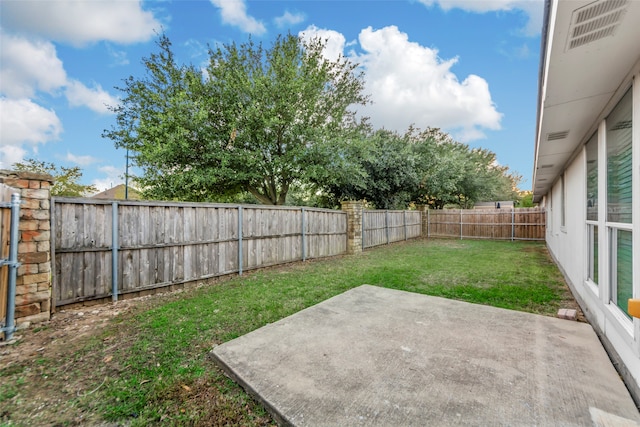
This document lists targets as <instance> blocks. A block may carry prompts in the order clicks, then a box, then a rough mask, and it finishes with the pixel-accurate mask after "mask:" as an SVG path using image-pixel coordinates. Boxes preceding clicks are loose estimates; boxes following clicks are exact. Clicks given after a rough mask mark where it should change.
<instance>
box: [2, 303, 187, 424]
mask: <svg viewBox="0 0 640 427" xmlns="http://www.w3.org/2000/svg"><path fill="white" fill-rule="evenodd" d="M183 292H184V291H176V292H173V293H171V294H166V293H165V294H156V295H150V296H145V297H140V298H136V299H130V300H124V301H118V302H116V303H110V304H105V305H96V306H91V307H78V308H73V309H63V310H60V311H58V312H56V313H54V314H53V315H52V317H51V320H50V321H48V322H44V323H41V324H37V325H34V326H33V327H32V328H31V329H27V330H22V331H17V332H16V333H15V334H14V338H15V339H14V340H12V341H11V342H6V343H2V345H0V408H1V409H0V425H19V426H21V425H25V426H26V425H43V426H44V425H47V426H49V425H51V426H56V425H92V424H96V423H98V421H97V420H96V419H95V414H89V413H85V412H84V410H83V409H82V408H81V407H80V405H78V402H79V401H80V400H81V399H86V398H90V396H91V395H92V394H93V393H95V391H97V387H100V381H101V380H100V378H104V379H106V378H107V377H108V376H113V374H114V373H115V372H113V371H114V369H115V370H117V366H116V365H115V364H111V363H110V360H109V359H108V356H107V357H105V356H103V355H104V354H105V353H107V354H108V353H109V352H110V350H112V351H113V350H115V349H116V348H126V347H127V346H128V345H130V342H129V341H130V340H128V339H127V337H126V336H124V334H123V333H122V332H120V333H118V331H116V332H115V335H113V334H111V335H109V336H104V337H101V335H102V334H103V332H104V331H105V330H106V329H107V326H109V325H110V323H111V322H112V321H113V320H120V321H125V319H126V318H128V317H130V316H132V315H133V314H135V313H138V312H140V311H143V310H146V309H149V308H150V307H152V306H154V305H156V304H157V303H159V302H164V301H168V300H170V299H174V298H177V297H178V296H179V295H181V294H182V293H183ZM92 340H95V341H96V342H97V343H99V344H100V346H101V350H100V351H99V352H91V351H87V346H89V345H90V344H91V341H92ZM78 368H82V369H81V372H82V375H78V374H77V372H78ZM96 383H98V386H96ZM98 425H103V424H99V423H98Z"/></svg>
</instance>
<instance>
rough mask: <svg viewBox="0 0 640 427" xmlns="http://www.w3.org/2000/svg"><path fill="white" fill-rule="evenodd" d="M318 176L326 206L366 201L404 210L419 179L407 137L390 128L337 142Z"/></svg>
mask: <svg viewBox="0 0 640 427" xmlns="http://www.w3.org/2000/svg"><path fill="white" fill-rule="evenodd" d="M332 152H333V153H334V156H333V157H332V159H331V162H329V163H328V164H327V165H326V166H325V168H324V169H323V171H324V174H320V175H318V176H317V177H316V178H317V181H316V183H317V188H319V189H320V191H321V193H322V194H324V195H325V197H326V205H328V206H331V207H332V206H335V205H337V204H338V202H339V201H341V200H365V201H366V202H367V203H369V204H370V205H371V206H372V207H375V208H377V209H395V208H398V209H403V208H405V207H406V206H407V204H408V203H409V202H410V201H411V196H412V193H413V189H414V188H415V187H416V186H417V185H418V182H419V169H418V168H417V164H416V160H417V157H416V156H415V154H414V153H413V152H412V149H411V146H410V144H408V143H407V140H406V138H404V137H402V136H400V135H398V134H397V133H395V132H391V131H388V130H377V131H373V132H362V133H358V134H355V135H352V136H351V137H345V138H343V139H342V140H340V141H339V143H337V144H336V145H335V146H334V147H333V149H332Z"/></svg>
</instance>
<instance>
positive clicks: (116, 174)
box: [91, 166, 124, 192]
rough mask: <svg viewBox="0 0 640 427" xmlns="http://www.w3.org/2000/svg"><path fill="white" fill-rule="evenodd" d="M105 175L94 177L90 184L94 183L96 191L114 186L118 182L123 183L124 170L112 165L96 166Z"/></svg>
mask: <svg viewBox="0 0 640 427" xmlns="http://www.w3.org/2000/svg"><path fill="white" fill-rule="evenodd" d="M98 170H99V171H100V172H102V173H103V174H104V175H105V176H104V177H103V178H96V179H94V180H93V181H92V182H91V184H93V185H95V186H96V188H97V189H98V191H99V192H100V191H105V190H108V189H109V188H111V187H115V186H116V185H118V184H124V180H123V179H122V176H124V171H123V170H122V169H118V168H116V167H114V166H102V167H100V168H98Z"/></svg>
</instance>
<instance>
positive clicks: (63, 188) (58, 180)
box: [13, 159, 98, 197]
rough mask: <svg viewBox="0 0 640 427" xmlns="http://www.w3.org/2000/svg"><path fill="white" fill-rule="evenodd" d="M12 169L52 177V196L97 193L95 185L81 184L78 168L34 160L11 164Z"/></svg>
mask: <svg viewBox="0 0 640 427" xmlns="http://www.w3.org/2000/svg"><path fill="white" fill-rule="evenodd" d="M13 169H14V170H17V171H24V172H35V173H44V174H48V175H51V176H52V177H53V180H54V182H53V186H52V187H51V195H52V196H62V197H83V196H87V195H89V194H91V193H95V192H97V191H98V189H97V188H96V186H95V185H85V184H81V183H80V180H81V179H82V170H81V169H80V168H79V167H78V166H74V167H71V168H67V167H64V166H56V165H55V164H53V163H49V162H43V161H40V160H36V159H26V160H24V161H23V162H18V163H14V164H13Z"/></svg>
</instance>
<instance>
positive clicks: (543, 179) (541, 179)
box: [538, 178, 547, 182]
mask: <svg viewBox="0 0 640 427" xmlns="http://www.w3.org/2000/svg"><path fill="white" fill-rule="evenodd" d="M544 181H547V178H540V179H539V180H538V182H544Z"/></svg>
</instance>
